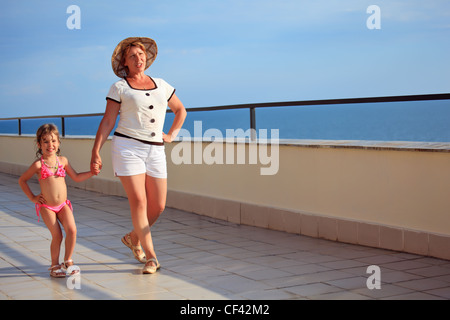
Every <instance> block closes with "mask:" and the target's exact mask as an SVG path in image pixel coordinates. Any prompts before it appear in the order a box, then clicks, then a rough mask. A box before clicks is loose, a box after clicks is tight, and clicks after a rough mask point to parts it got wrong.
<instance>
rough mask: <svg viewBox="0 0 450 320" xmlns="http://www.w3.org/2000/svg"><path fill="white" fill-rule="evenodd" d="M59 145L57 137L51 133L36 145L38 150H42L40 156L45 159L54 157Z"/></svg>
mask: <svg viewBox="0 0 450 320" xmlns="http://www.w3.org/2000/svg"><path fill="white" fill-rule="evenodd" d="M59 145H60V143H59V139H58V136H56V135H54V134H53V133H50V134H47V135H45V136H42V138H41V141H40V142H39V143H38V146H39V148H40V149H41V150H42V155H43V156H46V157H48V156H53V155H56V153H57V152H58V149H59Z"/></svg>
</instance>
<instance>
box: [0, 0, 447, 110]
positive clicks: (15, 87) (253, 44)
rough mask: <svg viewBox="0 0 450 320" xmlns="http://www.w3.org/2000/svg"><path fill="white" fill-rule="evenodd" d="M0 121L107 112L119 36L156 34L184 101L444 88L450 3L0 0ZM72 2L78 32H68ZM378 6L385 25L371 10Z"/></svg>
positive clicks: (201, 103) (164, 68) (161, 57)
mask: <svg viewBox="0 0 450 320" xmlns="http://www.w3.org/2000/svg"><path fill="white" fill-rule="evenodd" d="M0 5H1V11H0V36H1V42H0V55H1V59H0V69H1V70H2V77H1V80H0V81H1V82H0V97H1V108H0V117H15V116H34V115H56V114H81V113H98V112H103V111H104V108H105V104H106V102H105V95H106V94H107V92H108V90H109V87H110V85H111V84H112V83H113V82H114V81H116V80H117V79H118V78H117V77H116V76H115V75H114V73H113V72H112V69H111V63H110V59H111V54H112V51H113V50H114V48H115V46H116V45H117V43H118V42H119V41H120V40H122V39H124V38H126V37H129V36H147V37H151V38H153V39H155V40H156V42H157V44H158V49H159V53H158V57H157V59H156V61H155V63H154V64H153V65H152V66H151V67H150V69H149V70H147V73H148V74H149V75H151V76H154V77H161V78H164V79H165V80H166V81H168V82H169V83H170V84H172V85H173V86H174V87H175V88H176V89H177V95H178V97H179V98H180V99H181V100H182V101H183V102H184V104H185V106H186V107H206V106H217V105H228V104H240V103H253V102H273V101H290V100H307V99H326V98H349V97H367V96H384V95H403V94H422V93H444V92H449V91H450V90H449V88H450V76H449V75H450V63H449V58H448V57H450V41H449V39H450V2H449V1H448V0H428V1H423V0H409V1H406V0H403V1H396V0H369V1H366V0H315V1H312V0H295V1H294V0H279V1H267V0H258V1H256V0H222V1H218V0H190V1H186V0H184V1H181V0H176V1H153V0H149V1H145V0H140V1H139V0H130V1H116V0H96V1H91V0H89V1H88V0H83V1H80V0H39V1H36V0H20V1H10V0H0ZM70 5H77V6H78V7H79V8H80V17H81V29H78V30H77V29H73V30H70V29H68V28H67V25H66V21H67V20H68V19H69V18H70V16H71V14H70V13H67V12H66V11H67V8H68V7H69V6H70ZM370 5H377V6H378V7H379V8H380V10H381V14H380V21H381V29H379V30H377V29H374V30H370V29H368V28H367V26H366V20H367V19H368V18H369V17H370V16H371V14H369V13H367V12H366V10H367V8H368V7H369V6H370Z"/></svg>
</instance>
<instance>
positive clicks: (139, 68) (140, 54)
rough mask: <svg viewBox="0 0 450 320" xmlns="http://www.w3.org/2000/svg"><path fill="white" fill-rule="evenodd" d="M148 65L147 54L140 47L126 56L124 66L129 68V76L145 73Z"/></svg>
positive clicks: (133, 48)
mask: <svg viewBox="0 0 450 320" xmlns="http://www.w3.org/2000/svg"><path fill="white" fill-rule="evenodd" d="M146 63H147V56H146V54H145V52H144V51H143V50H142V49H141V48H140V47H138V46H133V47H131V48H130V50H129V51H128V53H127V55H126V56H125V62H124V64H123V65H124V66H125V67H128V70H129V72H128V74H130V73H143V72H144V71H145V67H146Z"/></svg>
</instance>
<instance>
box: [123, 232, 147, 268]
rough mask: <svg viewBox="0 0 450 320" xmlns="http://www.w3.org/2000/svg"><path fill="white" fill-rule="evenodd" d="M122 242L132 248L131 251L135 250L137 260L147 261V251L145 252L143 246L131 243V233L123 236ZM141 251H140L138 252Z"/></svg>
mask: <svg viewBox="0 0 450 320" xmlns="http://www.w3.org/2000/svg"><path fill="white" fill-rule="evenodd" d="M122 243H123V244H124V245H126V246H127V247H128V248H130V249H131V251H132V252H133V255H134V257H135V258H136V260H137V261H139V262H142V263H145V262H146V261H147V260H146V259H145V253H144V250H142V247H141V246H134V245H133V243H131V235H130V233H128V234H126V235H124V236H123V237H122ZM139 251H140V253H138V252H139Z"/></svg>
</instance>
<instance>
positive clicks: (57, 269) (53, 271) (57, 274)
mask: <svg viewBox="0 0 450 320" xmlns="http://www.w3.org/2000/svg"><path fill="white" fill-rule="evenodd" d="M48 270H49V271H50V276H51V277H53V278H64V277H65V276H66V272H64V271H63V270H61V265H60V264H55V265H54V266H51V267H50V268H48Z"/></svg>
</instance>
